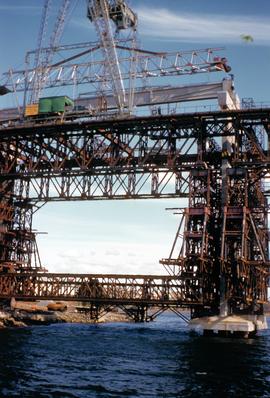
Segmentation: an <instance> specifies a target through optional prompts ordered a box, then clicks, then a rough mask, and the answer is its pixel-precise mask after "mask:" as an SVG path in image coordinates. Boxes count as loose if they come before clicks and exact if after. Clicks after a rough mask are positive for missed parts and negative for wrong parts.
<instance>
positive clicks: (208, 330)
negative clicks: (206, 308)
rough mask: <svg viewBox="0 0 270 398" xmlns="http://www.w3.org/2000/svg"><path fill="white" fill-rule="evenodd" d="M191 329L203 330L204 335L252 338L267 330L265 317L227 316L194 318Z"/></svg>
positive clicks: (190, 325) (190, 323)
mask: <svg viewBox="0 0 270 398" xmlns="http://www.w3.org/2000/svg"><path fill="white" fill-rule="evenodd" d="M189 327H190V328H191V329H195V330H203V332H204V335H206V336H211V335H214V334H218V335H219V336H226V337H233V336H234V337H245V338H247V337H251V336H253V335H255V334H256V333H257V332H258V331H260V330H264V329H267V321H266V316H265V315H227V316H221V315H217V316H205V317H201V318H194V319H192V320H191V321H190V322H189Z"/></svg>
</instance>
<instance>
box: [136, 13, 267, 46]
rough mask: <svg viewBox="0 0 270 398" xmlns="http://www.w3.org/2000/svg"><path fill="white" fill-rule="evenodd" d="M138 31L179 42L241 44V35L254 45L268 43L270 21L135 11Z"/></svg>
mask: <svg viewBox="0 0 270 398" xmlns="http://www.w3.org/2000/svg"><path fill="white" fill-rule="evenodd" d="M137 12H138V16H139V21H140V25H139V32H140V33H141V34H144V35H147V36H151V37H156V38H159V39H162V38H164V39H170V40H181V41H182V42H205V41H207V42H211V41H212V42H220V43H225V42H226V43H240V42H241V35H242V34H248V35H251V36H252V37H253V38H254V43H255V44H256V43H257V44H267V43H269V41H270V19H269V18H259V17H256V16H253V17H252V18H251V17H248V16H240V15H237V16H236V15H235V16H234V15H209V14H207V15H206V14H205V15H202V14H192V13H185V14H178V15H177V14H176V13H172V12H171V11H169V10H167V9H165V8H162V9H157V8H150V7H142V8H139V9H137Z"/></svg>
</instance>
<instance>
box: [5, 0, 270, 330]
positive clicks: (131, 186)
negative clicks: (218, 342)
mask: <svg viewBox="0 0 270 398" xmlns="http://www.w3.org/2000/svg"><path fill="white" fill-rule="evenodd" d="M49 3H50V2H49V1H48V0H47V1H45V7H44V13H43V24H42V27H44V26H43V25H44V23H45V22H44V21H45V19H46V17H47V12H48V6H49ZM68 3H69V2H68V1H63V7H64V8H62V9H61V10H60V11H61V15H64V12H65V7H68ZM125 7H127V6H126V5H125V2H124V1H120V0H119V1H115V2H113V1H110V2H108V1H105V0H99V1H89V7H88V18H89V19H90V21H92V22H93V23H94V24H95V27H96V30H97V33H98V34H99V38H100V41H99V43H98V44H97V45H93V43H92V44H91V43H88V44H87V45H85V47H83V45H77V46H74V47H72V46H62V47H61V46H58V47H57V43H56V39H57V37H58V36H59V34H60V33H59V32H60V30H61V29H62V27H61V26H59V25H57V26H58V28H57V29H58V30H57V29H56V30H55V31H54V35H53V39H54V44H53V45H51V46H50V47H48V48H45V49H44V50H42V49H41V48H40V47H39V48H38V50H36V51H35V52H33V54H34V66H33V67H32V69H31V67H30V66H29V65H28V66H27V68H26V70H25V71H13V72H12V73H11V72H9V73H7V74H6V75H5V76H4V78H5V81H4V82H3V86H1V87H2V88H3V91H5V93H6V92H8V91H9V90H11V91H13V92H16V93H17V92H20V91H23V90H24V105H23V106H22V108H20V107H18V108H16V109H5V110H2V111H0V137H1V138H0V193H1V195H0V299H2V300H6V299H11V298H15V299H21V300H38V299H42V300H46V299H50V300H69V301H70V300H74V301H85V302H88V303H89V310H90V311H91V316H92V317H93V318H95V319H98V317H99V316H101V314H103V313H104V312H108V311H110V310H111V309H112V308H114V307H119V308H121V309H122V310H124V311H125V312H126V313H127V314H128V315H129V316H131V317H132V318H133V319H134V320H136V321H144V320H148V319H150V318H151V319H153V318H154V317H155V316H157V315H158V314H160V313H161V312H163V311H165V310H167V309H171V310H173V311H174V312H176V313H177V314H178V315H179V316H181V317H182V318H185V315H183V314H182V313H181V310H182V309H183V308H188V309H190V310H191V318H192V320H191V323H193V324H194V325H195V326H196V325H199V326H201V327H203V329H205V330H210V331H213V330H218V331H222V332H223V331H230V332H232V331H235V332H243V333H253V332H256V331H257V330H259V329H263V328H266V327H267V325H266V321H265V317H264V313H263V305H264V303H266V302H267V287H268V278H269V266H270V262H269V231H268V209H269V205H268V196H269V194H270V185H268V180H269V177H270V174H269V169H270V108H253V107H249V108H247V109H240V106H239V100H238V97H237V95H236V93H235V91H234V87H233V81H232V79H231V77H228V76H227V77H226V78H224V79H223V80H222V81H221V82H217V83H206V84H197V85H194V86H173V87H171V86H168V87H156V88H154V87H151V88H147V87H146V86H144V87H141V88H140V89H137V90H135V88H134V79H135V77H136V76H138V75H139V73H140V78H146V77H149V76H152V75H153V74H155V75H156V76H158V77H162V76H169V75H170V76H171V75H175V76H176V75H181V74H195V73H205V72H229V71H230V68H229V66H228V65H227V60H226V59H225V58H221V57H212V54H213V53H214V51H215V50H214V49H212V50H209V49H208V50H207V51H202V52H199V51H197V52H191V53H185V54H184V53H183V54H180V53H174V54H173V58H172V54H169V53H168V54H164V53H153V52H149V51H148V52H145V51H143V50H140V49H138V48H137V47H136V46H135V42H134V41H132V40H133V39H134V37H133V39H132V40H131V38H129V39H128V42H129V43H133V44H129V45H130V46H131V47H127V40H126V41H125V42H124V43H123V42H121V41H116V40H115V38H114V37H113V35H112V34H111V30H110V29H109V25H108V24H110V23H112V21H113V23H115V24H116V25H117V29H118V30H121V29H131V30H132V32H133V34H135V33H134V30H135V26H136V15H135V14H134V13H133V12H132V10H131V9H129V8H128V7H127V8H125ZM123 16H124V17H125V18H123ZM121 18H122V19H121ZM57 21H58V22H57V23H58V24H60V23H61V20H60V19H58V20H57ZM101 21H102V23H101ZM62 22H63V21H62ZM105 22H106V23H105ZM119 24H120V25H119ZM60 28H61V29H60ZM105 33H106V34H105ZM41 37H42V29H41ZM40 40H41V39H40ZM130 40H131V41H130ZM39 44H41V42H40V43H39ZM74 48H75V49H78V48H81V49H84V51H83V52H81V53H79V54H77V55H70V53H69V56H68V57H67V58H65V60H64V61H61V62H55V63H53V62H52V53H51V51H52V49H53V54H55V53H56V52H57V51H58V50H59V51H63V50H65V51H66V50H68V51H71V50H73V49H74ZM85 48H87V49H86V50H85ZM117 49H118V50H121V51H123V50H124V51H128V52H129V53H130V52H131V55H130V54H129V57H124V58H121V59H120V58H119V57H118V56H117ZM98 50H102V51H101V52H102V56H103V57H104V59H98V60H97V61H95V63H94V64H93V61H91V62H92V64H89V65H88V66H93V65H94V67H95V68H101V66H103V67H104V70H105V72H104V71H103V73H104V74H103V75H102V76H101V74H100V72H99V75H97V70H96V69H94V72H93V70H92V69H91V70H90V68H88V69H87V68H85V66H86V64H85V63H82V64H81V65H79V64H77V67H76V68H74V64H73V62H74V59H77V58H78V57H80V56H81V55H82V54H83V55H85V54H89V53H91V55H92V54H93V53H95V52H97V51H98ZM31 54H32V53H30V54H28V57H27V61H29V57H30V55H31ZM33 54H32V55H33ZM135 54H136V57H137V58H136V57H135ZM142 54H143V55H142ZM42 57H43V58H42ZM134 57H135V58H136V65H133V64H131V65H129V73H128V74H127V76H125V75H124V74H121V68H120V66H121V63H124V62H126V61H127V60H128V62H129V63H130V62H131V61H132V62H133V61H134ZM187 57H191V58H189V59H188V60H187ZM198 57H199V58H200V60H199V61H198V60H197V58H198ZM171 59H173V60H174V61H173V63H172V62H171V61H169V60H171ZM179 60H180V61H179ZM41 61H42V62H41ZM63 64H64V65H63ZM138 65H139V66H140V71H139V72H138V71H137V70H135V69H134V68H137V66H138ZM142 65H143V66H142ZM151 65H152V66H151ZM80 68H81V72H80V73H79V71H80ZM87 71H88V72H87ZM89 71H90V72H89ZM70 72H72V73H71V74H70ZM75 72H76V73H78V75H77V78H76V81H77V82H78V78H81V83H82V82H83V81H86V82H87V83H88V84H89V83H90V82H92V83H93V82H94V83H95V84H98V85H99V88H98V89H97V91H96V94H95V96H93V95H92V96H90V97H89V96H84V97H81V98H79V99H77V100H76V101H77V102H76V101H75V106H74V107H73V105H74V104H73V103H72V101H70V100H69V99H67V98H66V97H61V98H56V97H51V98H48V97H47V98H43V99H40V93H41V91H42V90H43V89H46V88H47V89H48V88H50V87H53V86H58V85H63V86H67V85H68V84H71V83H70V82H71V81H74V73H75ZM87 73H88V75H87ZM69 74H70V75H69ZM68 76H69V77H68ZM97 76H99V77H97ZM108 76H110V77H111V81H110V84H111V86H110V90H109V91H108V92H106V91H104V84H105V83H106V84H108ZM93 79H94V80H95V79H96V80H95V81H94V80H93ZM125 79H126V80H129V87H128V88H127V87H125V85H124V81H125ZM29 92H30V97H29V96H28V94H29ZM209 99H216V100H217V102H218V106H219V110H216V111H211V112H210V111H209V112H196V113H194V112H193V113H178V112H176V111H174V112H168V114H162V113H163V112H162V109H161V108H160V106H161V105H163V104H175V103H180V102H184V101H194V100H200V101H203V100H209ZM41 100H42V101H41ZM38 101H39V102H38ZM55 101H57V106H62V105H63V109H62V108H58V109H57V110H56V108H55V106H56V105H55ZM61 101H62V102H61ZM60 102H61V103H60ZM59 104H60V105H59ZM61 104H62V105H61ZM135 106H136V107H137V108H138V107H145V108H146V107H149V106H150V107H151V113H150V114H146V112H144V114H143V116H138V115H137V116H136V115H135V114H133V112H132V109H133V107H135ZM153 107H154V108H153ZM45 108H46V109H45ZM71 108H72V109H71ZM44 109H45V110H44ZM159 198H179V199H180V198H186V200H187V201H188V205H187V207H186V208H185V209H178V212H179V213H180V215H181V217H180V222H179V228H178V230H177V231H176V236H175V240H174V243H173V247H172V249H171V252H170V254H169V256H168V257H167V258H163V259H161V260H160V264H162V265H163V267H164V268H165V270H166V275H99V274H94V275H92V274H87V275H81V274H78V275H77V274H51V273H47V272H46V270H45V269H44V268H43V266H42V262H41V260H40V258H39V253H38V249H37V244H36V233H35V231H33V228H32V220H33V216H34V214H35V213H36V212H37V211H38V209H39V208H40V207H41V206H43V204H45V203H47V202H49V201H57V202H60V201H67V200H116V199H121V200H130V199H159ZM150 308H151V309H152V315H151V316H149V314H148V310H149V309H150ZM149 317H150V318H149Z"/></svg>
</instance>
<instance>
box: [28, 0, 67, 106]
mask: <svg viewBox="0 0 270 398" xmlns="http://www.w3.org/2000/svg"><path fill="white" fill-rule="evenodd" d="M50 4H51V0H45V3H44V8H43V14H42V19H41V27H40V34H39V38H38V48H37V52H36V57H35V69H36V71H37V72H36V74H35V78H34V79H33V86H32V87H33V88H32V94H31V97H30V102H31V103H33V102H36V101H37V100H38V99H39V97H40V95H41V92H42V90H43V88H44V86H45V85H46V81H47V78H48V73H49V69H48V66H49V65H50V63H51V61H52V58H53V54H54V51H55V49H56V47H57V46H58V44H59V41H60V39H61V36H62V33H63V30H64V25H65V20H66V16H67V12H68V9H69V6H70V0H63V3H62V6H61V7H60V9H59V12H58V15H57V19H56V22H55V25H54V30H53V33H52V35H51V37H50V43H49V50H48V51H46V52H45V53H42V42H43V38H44V33H45V28H46V25H47V21H48V10H49V7H50ZM42 54H43V58H42Z"/></svg>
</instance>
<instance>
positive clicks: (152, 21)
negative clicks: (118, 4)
mask: <svg viewBox="0 0 270 398" xmlns="http://www.w3.org/2000/svg"><path fill="white" fill-rule="evenodd" d="M60 4H61V1H59V0H53V6H54V10H55V11H56V9H57V7H59V5H60ZM130 4H131V5H132V7H133V8H134V9H135V11H136V12H137V13H138V17H139V29H138V33H139V38H140V43H141V47H143V48H147V49H150V50H163V51H164V50H168V51H170V50H172V51H174V50H188V49H190V50H191V49H198V48H208V47H226V50H225V51H224V53H223V54H224V55H225V56H226V57H227V58H228V60H229V63H230V65H231V66H232V73H234V76H235V87H236V91H237V92H238V94H239V96H240V98H243V97H253V98H254V100H255V101H256V102H260V101H263V102H267V103H270V94H269V92H270V76H269V64H270V2H269V0H257V1H251V0H237V1H236V0H234V1H232V0H227V1H226V2H218V1H216V0H215V1H214V0H204V1H201V0H193V1H183V0H169V1H167V2H164V1H161V0H155V1H153V0H144V1H140V0H138V1H136V0H133V1H131V2H130ZM42 6H43V1H42V0H0V37H1V40H0V55H1V58H0V59H1V63H0V74H2V73H3V72H4V71H6V70H8V69H9V68H11V67H12V68H21V67H23V62H24V54H25V52H26V51H27V50H30V49H33V48H35V46H36V41H37V34H38V30H39V24H40V15H41V10H42ZM72 8H73V13H72V15H70V16H69V18H68V23H67V25H66V28H65V32H64V36H63V39H62V43H65V44H66V43H72V42H84V41H92V40H95V39H96V36H95V32H94V29H93V27H92V26H91V24H90V22H89V21H88V20H87V18H86V0H72ZM50 29H51V24H49V26H48V31H50ZM243 34H248V35H252V37H253V39H254V41H253V42H252V43H245V42H243V40H242V39H241V35H243ZM213 75H215V76H211V80H220V79H222V77H223V76H220V75H218V74H213ZM181 79H183V80H179V81H178V84H184V83H192V82H194V79H193V77H192V76H191V77H188V78H181ZM208 79H209V76H208V75H205V76H203V75H202V76H201V78H200V80H201V81H205V80H208ZM164 83H166V82H164ZM14 105H15V103H14V98H12V97H11V96H6V97H2V98H0V108H4V107H8V106H14ZM179 205H180V206H181V205H182V203H181V201H176V200H174V201H165V200H160V201H136V202H135V201H121V202H116V201H114V202H88V203H85V202H83V203H62V204H59V203H58V204H48V205H46V206H45V207H44V208H43V209H42V210H40V212H39V213H38V214H37V215H36V218H35V228H37V229H39V230H41V231H47V232H48V235H41V236H40V237H39V238H38V239H39V246H40V251H41V256H42V259H43V260H44V264H45V265H47V266H48V268H49V269H50V270H51V271H71V272H72V271H73V272H92V273H94V272H127V273H138V272H143V273H150V272H151V273H154V272H155V273H159V272H161V266H160V265H159V264H158V259H159V258H160V257H164V256H166V255H167V254H168V252H169V249H170V244H171V242H172V240H173V237H174V234H175V230H176V227H177V222H178V220H177V218H176V217H173V216H172V215H170V214H169V213H168V212H165V211H164V208H165V207H170V206H179Z"/></svg>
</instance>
